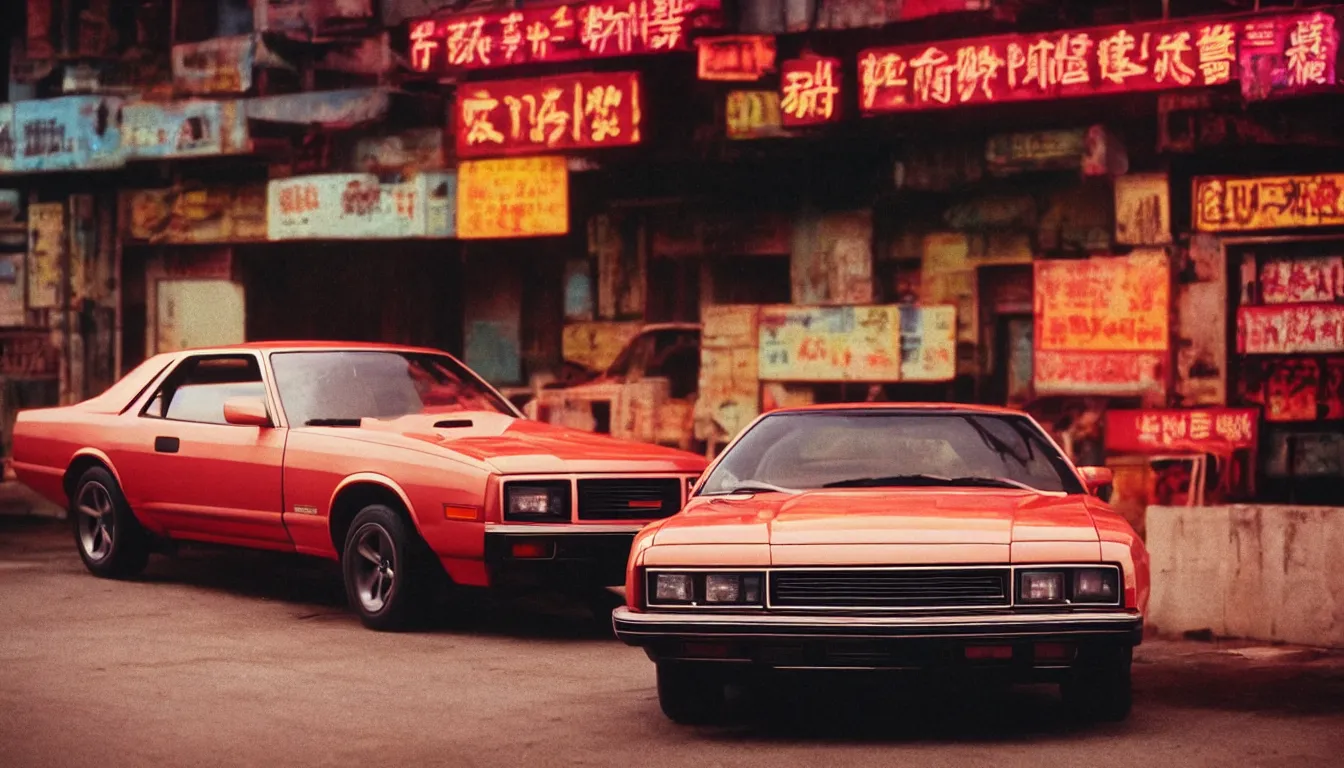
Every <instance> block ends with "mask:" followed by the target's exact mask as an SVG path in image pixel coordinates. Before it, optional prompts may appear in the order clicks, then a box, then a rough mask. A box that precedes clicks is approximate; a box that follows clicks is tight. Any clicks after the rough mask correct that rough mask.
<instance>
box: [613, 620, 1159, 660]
mask: <svg viewBox="0 0 1344 768" xmlns="http://www.w3.org/2000/svg"><path fill="white" fill-rule="evenodd" d="M612 624H613V627H614V629H615V631H616V636H617V637H619V638H620V639H621V640H622V641H623V642H625V643H626V644H628V645H633V646H639V647H642V648H644V649H645V651H646V652H647V653H648V655H649V657H650V658H652V659H653V660H655V661H716V662H739V663H743V664H756V665H760V666H767V667H776V668H809V669H813V668H835V669H843V668H847V667H861V668H865V669H872V668H895V669H900V668H926V667H939V666H947V665H960V664H965V663H967V662H968V659H983V660H985V661H986V662H987V663H990V664H992V663H996V662H997V663H999V664H1000V665H1002V666H1017V667H1043V668H1061V667H1067V666H1069V665H1071V664H1073V663H1075V662H1077V661H1085V660H1086V659H1088V658H1089V657H1096V656H1100V655H1103V654H1106V653H1110V652H1112V651H1114V650H1117V649H1122V648H1131V647H1133V646H1135V645H1138V644H1139V643H1140V642H1141V641H1142V638H1143V617H1142V616H1141V615H1140V614H1138V613H1137V612H1126V611H1086V612H1084V611H1079V612H1071V613H1063V614H1046V613H1039V614H1029V613H1017V614H969V615H901V616H895V615H893V616H872V615H864V616H860V615H843V616H842V615H815V614H808V615H800V614H755V615H753V614H743V613H733V614H728V613H713V614H693V615H692V614H689V613H687V612H670V611H669V612H649V613H645V612H639V611H632V610H630V609H629V608H627V607H622V608H618V609H616V610H615V611H614V612H613V613H612ZM986 647H993V648H997V649H998V651H997V652H996V653H997V654H998V655H983V654H982V655H975V652H974V651H971V652H968V651H967V649H968V648H986ZM1046 647H1048V648H1049V650H1050V655H1049V657H1048V658H1043V657H1042V655H1041V654H1042V649H1043V648H1046ZM1004 649H1007V650H1004ZM1005 654H1006V655H1005Z"/></svg>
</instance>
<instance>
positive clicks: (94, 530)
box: [69, 467, 150, 579]
mask: <svg viewBox="0 0 1344 768" xmlns="http://www.w3.org/2000/svg"><path fill="white" fill-rule="evenodd" d="M69 516H70V529H71V531H72V532H73V533H74V536H75V548H76V549H78V550H79V558H80V559H81V560H83V561H84V567H85V568H88V569H89V572H90V573H92V574H93V575H95V576H100V577H102V578H105V579H129V578H133V577H135V576H138V575H140V573H142V572H143V571H144V570H145V566H146V565H148V564H149V550H150V540H149V534H148V533H147V532H146V531H145V529H144V527H142V526H141V525H140V521H139V520H137V519H136V517H135V513H134V512H132V511H131V506H130V504H127V503H126V497H125V496H124V495H123V494H122V492H121V486H120V485H118V484H117V480H116V478H114V477H112V473H111V472H109V471H107V470H106V469H104V468H103V467H91V468H89V469H88V470H86V471H85V472H84V474H82V475H80V477H79V481H78V482H77V483H76V484H75V492H74V494H73V495H72V496H71V498H70V511H69Z"/></svg>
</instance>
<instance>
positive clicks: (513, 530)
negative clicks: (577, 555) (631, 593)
mask: <svg viewBox="0 0 1344 768" xmlns="http://www.w3.org/2000/svg"><path fill="white" fill-rule="evenodd" d="M645 525H647V523H632V524H628V525H615V524H613V525H603V524H597V523H589V524H570V523H486V524H485V532H486V534H487V535H489V534H492V533H497V534H503V535H506V536H557V535H558V536H572V535H574V534H584V533H600V534H612V533H629V534H632V535H633V534H636V533H639V532H640V531H641V530H643V528H644V526H645Z"/></svg>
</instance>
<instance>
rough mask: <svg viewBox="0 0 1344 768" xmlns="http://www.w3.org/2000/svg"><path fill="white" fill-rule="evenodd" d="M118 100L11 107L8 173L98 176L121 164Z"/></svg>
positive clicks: (57, 101) (25, 103)
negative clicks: (10, 170)
mask: <svg viewBox="0 0 1344 768" xmlns="http://www.w3.org/2000/svg"><path fill="white" fill-rule="evenodd" d="M121 105H122V102H121V99H120V98H117V97H114V96H64V97H61V98H58V99H35V100H32V101H20V102H18V103H17V104H14V105H13V109H14V118H13V128H12V129H11V135H12V136H13V137H14V139H13V141H14V161H13V170H14V171H16V172H19V173H24V172H29V173H31V172H39V171H72V170H99V169H108V168H118V167H120V166H122V165H123V164H124V162H125V156H124V154H123V150H122V142H121V129H120V128H119V124H120V122H121V121H120V114H119V113H120V111H121Z"/></svg>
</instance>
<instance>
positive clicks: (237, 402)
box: [224, 397, 271, 427]
mask: <svg viewBox="0 0 1344 768" xmlns="http://www.w3.org/2000/svg"><path fill="white" fill-rule="evenodd" d="M224 421H226V422H228V423H229V424H235V425H237V426H240V427H269V426H271V415H270V414H269V413H267V412H266V401H265V400H263V399H261V398H260V397H231V398H229V399H228V400H225V401H224Z"/></svg>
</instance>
